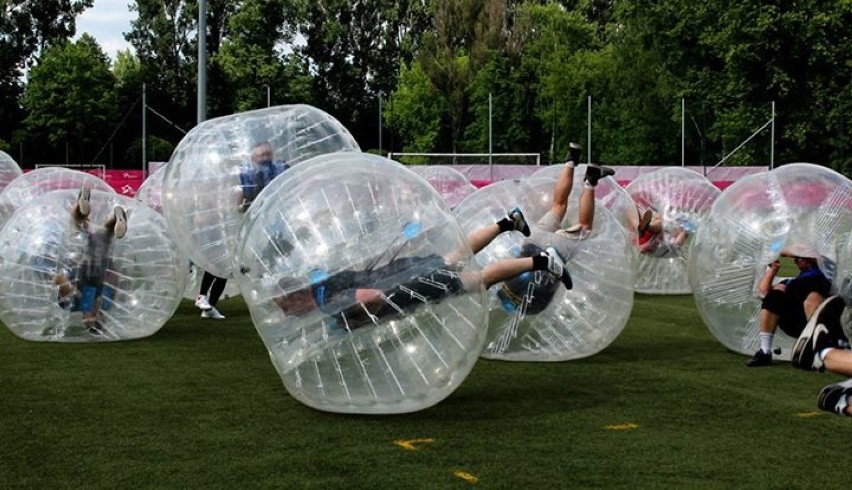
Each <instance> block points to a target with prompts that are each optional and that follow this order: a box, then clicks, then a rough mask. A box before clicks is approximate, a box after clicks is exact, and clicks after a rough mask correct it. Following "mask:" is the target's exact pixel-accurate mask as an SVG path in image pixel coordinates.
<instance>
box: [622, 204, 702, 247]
mask: <svg viewBox="0 0 852 490" xmlns="http://www.w3.org/2000/svg"><path fill="white" fill-rule="evenodd" d="M668 225H669V226H668V228H669V229H668V230H667V229H666V228H667V226H666V223H665V222H664V221H663V216H662V215H661V214H660V213H658V212H656V211H654V210H653V209H646V210H645V212H644V213H641V214H640V215H639V216H638V223H637V224H636V232H637V239H636V245H637V247H638V248H639V253H642V254H646V255H649V256H651V257H673V256H676V255H683V252H682V248H681V247H682V246H683V244H684V242H686V239H687V238H689V235H690V234H691V233H694V231H695V226H694V225H693V224H692V222H690V221H688V220H682V222H678V223H669V224H668Z"/></svg>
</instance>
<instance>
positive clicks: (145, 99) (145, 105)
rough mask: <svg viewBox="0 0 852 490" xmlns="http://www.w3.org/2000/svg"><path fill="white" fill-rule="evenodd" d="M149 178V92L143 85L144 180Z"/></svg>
mask: <svg viewBox="0 0 852 490" xmlns="http://www.w3.org/2000/svg"><path fill="white" fill-rule="evenodd" d="M147 176H148V91H147V90H146V87H145V84H144V83H143V84H142V178H143V179H144V178H145V177H147Z"/></svg>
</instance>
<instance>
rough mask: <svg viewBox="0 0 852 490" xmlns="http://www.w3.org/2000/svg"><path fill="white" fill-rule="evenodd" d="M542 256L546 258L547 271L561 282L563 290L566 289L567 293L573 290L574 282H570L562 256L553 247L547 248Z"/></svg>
mask: <svg viewBox="0 0 852 490" xmlns="http://www.w3.org/2000/svg"><path fill="white" fill-rule="evenodd" d="M542 255H544V256H545V257H547V270H548V271H549V272H551V273H552V274H554V275H555V276H556V277H558V278H559V280H560V281H562V284H563V285H564V286H565V289H568V290H569V291H570V290H571V289H573V287H574V282H573V281H572V280H571V274H570V273H569V272H568V268H567V267H565V259H563V258H562V254H560V253H559V251H557V250H556V249H555V248H554V247H547V248H546V249H545V250H544V253H543V254H542Z"/></svg>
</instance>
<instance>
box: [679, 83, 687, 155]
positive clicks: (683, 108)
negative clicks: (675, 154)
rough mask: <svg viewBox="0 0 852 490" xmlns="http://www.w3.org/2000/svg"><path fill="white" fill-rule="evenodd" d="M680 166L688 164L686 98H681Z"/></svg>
mask: <svg viewBox="0 0 852 490" xmlns="http://www.w3.org/2000/svg"><path fill="white" fill-rule="evenodd" d="M680 166H681V167H685V166H686V99H685V98H681V99H680Z"/></svg>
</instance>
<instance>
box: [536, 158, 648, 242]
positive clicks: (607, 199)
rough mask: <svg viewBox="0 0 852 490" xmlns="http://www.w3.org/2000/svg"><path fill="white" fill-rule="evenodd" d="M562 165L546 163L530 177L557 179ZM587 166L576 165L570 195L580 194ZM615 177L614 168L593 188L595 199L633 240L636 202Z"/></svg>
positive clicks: (634, 236)
mask: <svg viewBox="0 0 852 490" xmlns="http://www.w3.org/2000/svg"><path fill="white" fill-rule="evenodd" d="M563 167H564V165H548V166H546V167H542V169H541V170H538V171H537V172H535V173H534V174H532V175H531V176H530V177H533V178H546V179H558V178H559V174H561V173H562V169H563ZM587 167H588V165H586V164H582V165H577V168H576V169H575V171H574V172H575V178H574V186H573V189H572V190H571V194H572V195H580V192H582V190H583V176H584V175H586V168H587ZM617 177H618V169H617V168H616V175H615V176H612V177H606V178H604V179H601V180H600V181H599V182H598V185H597V187H596V188H595V199H597V200H598V201H600V203H601V204H603V206H604V207H606V208H607V209H609V211H610V212H611V213H612V215H613V217H615V220H616V221H617V222H618V223H619V224H621V226H622V227H624V230H625V232H626V233H627V237H628V238H629V239H631V240H635V239H636V238H638V237H637V234H636V224H637V223H636V216H637V211H636V204H635V203H634V202H633V199H632V198H631V197H630V194H628V193H627V191H626V190H624V187H621V185H620V184H619V183H618V180H617Z"/></svg>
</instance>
